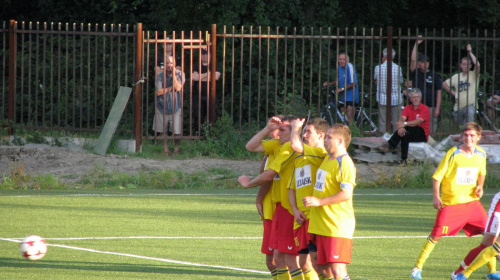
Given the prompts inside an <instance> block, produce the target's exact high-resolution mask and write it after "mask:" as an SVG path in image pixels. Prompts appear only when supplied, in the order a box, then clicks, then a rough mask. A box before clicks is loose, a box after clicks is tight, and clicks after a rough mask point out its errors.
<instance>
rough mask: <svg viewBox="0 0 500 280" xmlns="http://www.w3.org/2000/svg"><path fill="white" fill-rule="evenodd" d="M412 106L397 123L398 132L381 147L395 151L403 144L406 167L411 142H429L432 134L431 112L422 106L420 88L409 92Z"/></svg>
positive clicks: (407, 107)
mask: <svg viewBox="0 0 500 280" xmlns="http://www.w3.org/2000/svg"><path fill="white" fill-rule="evenodd" d="M409 96H410V101H411V104H410V105H407V106H405V107H404V109H403V113H401V116H400V117H399V120H398V122H397V123H396V127H397V131H396V132H394V134H393V135H392V137H391V138H390V139H389V141H388V142H387V143H386V144H384V145H382V146H381V147H380V149H381V150H383V151H389V150H392V149H395V148H396V146H397V145H398V144H399V142H401V161H400V163H401V164H403V165H406V164H407V162H406V159H407V158H408V149H409V146H410V142H427V138H428V137H429V134H430V110H429V107H427V106H426V105H425V104H422V93H421V92H420V90H419V89H418V88H414V89H412V90H411V91H410V92H409Z"/></svg>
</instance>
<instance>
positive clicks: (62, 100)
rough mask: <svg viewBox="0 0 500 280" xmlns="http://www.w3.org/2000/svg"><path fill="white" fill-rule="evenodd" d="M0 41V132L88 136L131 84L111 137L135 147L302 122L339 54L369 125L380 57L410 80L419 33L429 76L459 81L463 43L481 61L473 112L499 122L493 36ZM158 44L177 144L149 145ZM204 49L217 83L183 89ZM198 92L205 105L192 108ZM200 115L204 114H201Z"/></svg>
mask: <svg viewBox="0 0 500 280" xmlns="http://www.w3.org/2000/svg"><path fill="white" fill-rule="evenodd" d="M137 30H139V31H138V33H140V35H138V34H136V33H137V32H136V31H137ZM0 32H1V34H2V37H1V40H0V51H1V60H2V69H1V71H2V73H1V74H2V77H1V79H0V82H1V86H0V101H1V105H0V116H1V119H2V126H3V127H10V128H14V129H18V128H25V129H46V130H67V131H76V132H85V131H96V132H98V131H99V130H100V128H101V127H102V126H103V125H104V122H105V120H106V117H107V114H108V113H109V110H110V108H111V105H112V103H113V100H114V95H115V94H116V93H117V91H118V88H119V87H120V86H129V87H132V85H133V84H135V82H136V79H137V77H138V76H137V75H138V74H142V76H145V77H146V78H147V79H146V82H145V83H144V84H140V85H139V86H138V87H139V91H138V94H135V95H134V97H132V99H131V101H130V102H129V103H130V104H129V106H127V108H126V110H125V112H124V115H123V117H122V121H121V123H120V126H119V128H118V130H119V132H123V133H126V134H129V133H131V132H133V131H135V132H136V133H139V138H143V139H159V138H164V137H166V138H174V139H175V138H177V139H195V138H200V137H202V135H201V131H202V127H201V126H202V124H203V120H204V119H208V120H210V121H213V120H215V118H217V117H220V116H221V115H222V114H223V112H224V113H225V114H227V115H229V116H230V117H231V118H232V119H233V120H234V122H235V124H236V125H237V126H238V127H239V128H240V129H245V128H247V127H249V126H250V125H252V124H258V125H263V124H264V123H265V122H266V120H267V119H268V118H269V117H270V116H272V115H275V114H296V115H299V116H306V115H307V114H308V112H310V114H311V115H312V116H316V115H319V114H320V112H321V110H322V108H323V107H324V106H325V105H326V104H327V102H328V99H329V98H330V97H329V94H328V93H327V89H325V88H324V87H323V83H324V82H325V81H334V80H337V79H338V77H337V75H336V72H337V67H338V62H337V57H338V55H339V53H341V52H345V53H346V54H348V55H349V57H350V62H351V63H352V64H353V65H354V67H355V68H356V70H357V75H358V85H357V86H358V88H359V90H360V92H362V93H365V94H362V95H361V104H362V106H363V107H364V108H365V109H366V111H367V112H369V116H370V117H372V118H374V121H375V122H376V118H377V115H376V112H377V108H378V105H377V102H376V82H375V81H374V79H373V74H374V73H373V71H374V68H375V66H376V65H379V64H380V63H381V56H382V55H381V54H382V49H384V48H386V47H387V46H389V47H391V45H392V48H393V49H394V50H395V51H396V57H395V58H394V60H393V62H394V63H397V64H398V65H400V66H401V67H402V69H403V76H404V79H405V80H409V79H410V78H411V73H410V55H411V51H412V48H413V46H414V44H415V41H416V39H417V36H418V35H422V36H423V37H424V38H425V40H424V42H423V43H422V44H420V45H419V46H418V51H419V52H421V53H424V54H425V55H427V56H428V57H429V58H430V69H431V70H433V71H435V72H437V73H439V74H440V76H441V79H442V80H443V81H444V80H446V79H447V78H449V77H450V76H451V75H452V74H454V73H458V72H459V71H460V69H459V64H460V59H461V57H463V56H466V55H467V53H466V51H465V46H466V45H467V44H471V45H472V50H473V52H474V54H475V55H476V57H477V59H478V61H479V62H480V63H481V70H480V73H481V79H480V84H479V90H480V91H481V92H482V93H484V94H483V95H482V96H480V97H478V101H479V103H480V106H479V107H478V111H479V113H481V112H483V113H484V115H487V116H492V117H493V118H492V120H491V121H492V124H488V123H485V125H486V126H488V125H490V126H491V125H495V124H497V123H498V120H497V119H496V117H495V114H493V115H491V114H489V115H488V110H487V109H486V108H485V107H484V106H485V104H486V103H487V99H488V98H490V97H491V96H492V95H493V94H494V93H495V92H497V91H498V90H500V84H499V83H500V81H499V79H498V78H497V77H496V76H497V73H496V72H497V69H499V67H500V64H499V63H500V56H499V55H498V54H499V44H498V42H499V41H500V38H498V37H497V34H496V33H495V32H494V31H493V32H492V31H487V30H481V31H479V30H418V29H417V30H409V29H408V30H402V29H394V31H393V29H392V28H387V29H374V28H363V29H355V28H354V29H348V28H335V29H333V28H326V29H325V28H319V29H313V28H300V29H297V28H292V29H290V28H284V29H282V28H274V29H271V28H270V27H267V28H266V27H258V28H253V27H246V28H245V27H241V28H238V29H237V28H236V27H226V26H222V27H217V26H215V25H213V26H212V29H211V30H210V32H208V31H203V32H201V31H198V32H179V33H176V32H165V31H163V32H154V31H145V32H142V25H141V28H140V29H139V28H137V26H129V25H105V24H68V23H65V24H61V23H32V22H20V23H18V22H11V23H10V25H9V23H7V22H3V25H2V28H1V30H0ZM137 43H138V44H140V45H141V48H140V49H138V46H137ZM167 43H172V44H173V50H174V55H175V56H179V57H180V63H179V65H180V68H181V70H182V71H183V72H184V74H185V84H184V88H183V97H182V98H183V111H182V121H183V123H182V126H183V132H182V134H181V135H180V136H168V135H157V134H154V133H153V132H152V129H151V127H152V122H153V120H152V119H153V115H154V106H155V105H154V103H155V100H156V97H155V94H154V92H155V85H154V80H155V77H154V67H155V66H157V65H158V58H159V57H162V56H164V50H165V46H166V44H167ZM204 48H208V51H209V52H210V53H211V61H215V62H216V63H217V66H215V65H214V66H213V68H210V69H213V71H211V72H214V71H216V72H218V71H220V73H221V77H220V79H219V80H218V81H214V83H213V84H210V85H206V87H207V90H206V91H202V90H201V89H200V87H196V85H195V84H196V83H194V82H193V79H192V75H193V72H194V69H195V68H196V67H195V66H196V65H198V68H200V66H201V58H200V57H201V55H200V52H201V50H202V49H204ZM138 58H139V60H137V59H138ZM137 69H139V70H140V71H139V73H138V72H137ZM403 87H404V85H403ZM194 89H196V90H194ZM206 92H209V93H206ZM203 94H207V95H208V96H206V98H207V99H208V100H210V102H213V103H210V102H208V103H207V104H206V105H204V104H198V105H202V106H194V105H195V103H196V102H200V101H199V100H200V99H202V98H201V95H203ZM212 97H213V99H212ZM442 100H443V102H442V108H441V115H440V122H439V125H438V129H437V132H436V133H450V132H456V131H457V130H458V124H457V123H456V122H454V121H453V117H452V115H451V112H452V107H453V103H454V102H455V100H454V98H453V97H452V96H451V95H450V94H449V93H447V92H444V91H443V93H442ZM134 105H135V106H134ZM203 106H206V108H205V109H206V110H202V109H201V107H203ZM137 111H140V112H137ZM490 113H491V112H490ZM136 114H138V115H136ZM203 114H207V116H206V117H203V116H202V115H203ZM211 114H213V116H212V115H211ZM137 116H138V117H137ZM214 116H215V118H214ZM137 122H139V123H138V124H137ZM137 131H139V132H137ZM136 139H137V138H136Z"/></svg>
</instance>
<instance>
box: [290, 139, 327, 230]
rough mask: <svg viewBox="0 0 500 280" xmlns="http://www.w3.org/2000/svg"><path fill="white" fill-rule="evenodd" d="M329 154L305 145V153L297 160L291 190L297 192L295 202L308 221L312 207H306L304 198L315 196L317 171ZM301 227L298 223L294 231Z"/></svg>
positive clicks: (323, 150) (321, 149) (322, 149)
mask: <svg viewBox="0 0 500 280" xmlns="http://www.w3.org/2000/svg"><path fill="white" fill-rule="evenodd" d="M326 155H327V152H326V151H325V149H324V148H317V147H311V146H309V145H306V144H304V151H303V153H302V154H299V155H298V156H297V157H296V158H295V166H294V171H293V177H292V180H291V182H290V185H289V188H290V189H293V190H295V202H296V204H297V209H299V210H300V211H301V212H302V213H304V215H305V216H306V218H307V219H309V211H310V207H305V206H304V203H303V202H302V198H304V197H306V196H311V195H312V194H313V189H314V183H315V182H316V171H317V170H318V168H319V166H320V165H321V163H322V162H323V160H324V159H325V156H326ZM298 227H300V225H299V224H297V221H295V223H294V229H296V228H298Z"/></svg>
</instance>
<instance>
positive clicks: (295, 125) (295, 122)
mask: <svg viewBox="0 0 500 280" xmlns="http://www.w3.org/2000/svg"><path fill="white" fill-rule="evenodd" d="M305 121H306V119H295V120H293V121H292V129H293V130H295V131H297V130H300V128H302V126H303V125H304V122H305Z"/></svg>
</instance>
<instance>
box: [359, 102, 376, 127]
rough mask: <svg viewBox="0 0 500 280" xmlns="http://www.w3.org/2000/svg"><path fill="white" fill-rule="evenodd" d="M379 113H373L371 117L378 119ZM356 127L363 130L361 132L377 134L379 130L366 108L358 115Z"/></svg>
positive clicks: (361, 109)
mask: <svg viewBox="0 0 500 280" xmlns="http://www.w3.org/2000/svg"><path fill="white" fill-rule="evenodd" d="M377 115H378V113H376V112H372V114H371V116H372V117H374V116H375V117H376V116H377ZM356 126H357V127H358V128H359V130H361V132H376V131H377V130H378V127H377V125H375V123H374V122H373V121H372V119H371V118H370V117H369V116H368V114H367V113H366V111H365V109H364V108H360V109H359V113H358V114H357V115H356Z"/></svg>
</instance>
